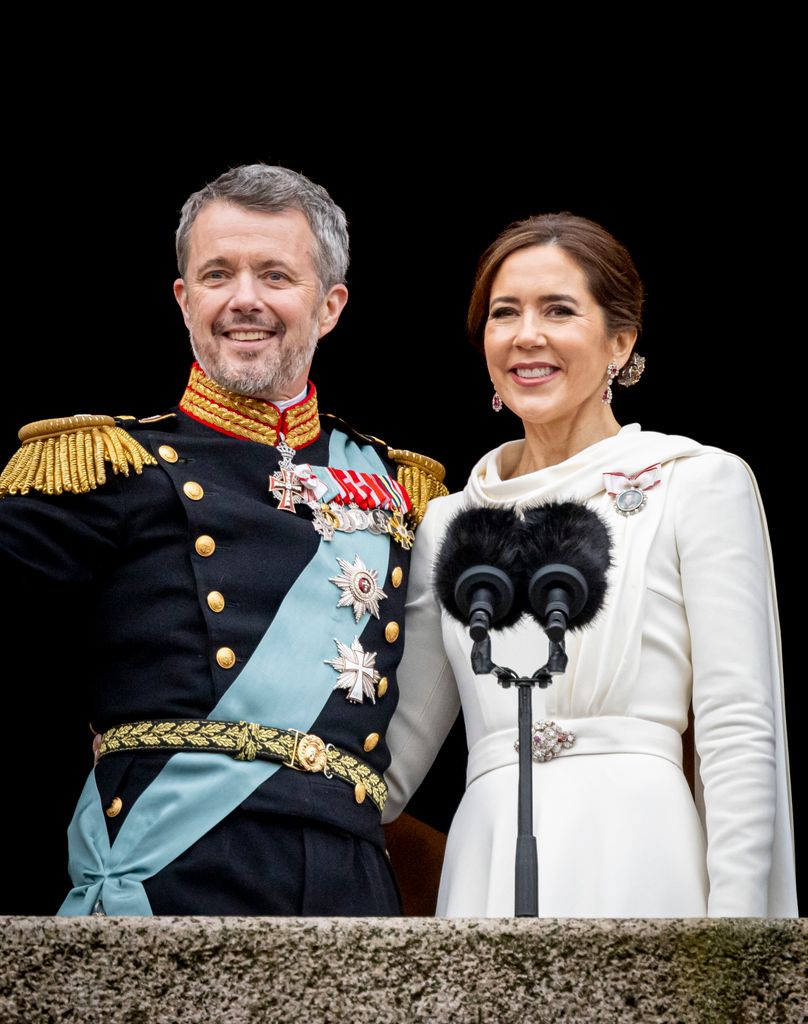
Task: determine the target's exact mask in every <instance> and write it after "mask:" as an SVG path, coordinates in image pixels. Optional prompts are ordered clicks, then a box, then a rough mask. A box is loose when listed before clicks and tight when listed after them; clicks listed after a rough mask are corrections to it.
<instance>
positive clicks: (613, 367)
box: [600, 360, 620, 405]
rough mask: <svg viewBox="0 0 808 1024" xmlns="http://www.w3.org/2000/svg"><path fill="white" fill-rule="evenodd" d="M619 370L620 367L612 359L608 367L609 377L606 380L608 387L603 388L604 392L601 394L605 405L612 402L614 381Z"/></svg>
mask: <svg viewBox="0 0 808 1024" xmlns="http://www.w3.org/2000/svg"><path fill="white" fill-rule="evenodd" d="M619 372H620V367H619V366H618V365H617V363H616V362H615V361H614V360H612V361H611V362H610V363H609V365H608V366H607V367H606V376H607V377H608V378H609V379H608V380H607V381H606V387H605V388H604V389H603V394H602V395H601V396H600V400H601V402H603V404H604V405H611V404H612V381H613V380H614V378H615V377H616V376H617V374H618V373H619Z"/></svg>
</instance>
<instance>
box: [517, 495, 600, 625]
mask: <svg viewBox="0 0 808 1024" xmlns="http://www.w3.org/2000/svg"><path fill="white" fill-rule="evenodd" d="M521 532H522V541H521V554H522V562H523V565H524V570H523V571H524V579H525V583H524V586H525V591H526V589H527V585H528V583H529V582H530V578H531V576H532V575H533V573H534V572H536V570H537V569H541V568H542V567H543V566H545V565H554V564H557V565H569V566H572V568H573V569H577V570H578V572H579V573H580V574H581V575H582V576H583V578H584V579H585V580H586V583H587V587H588V590H589V594H588V596H587V599H586V602H585V604H584V606H583V608H582V609H581V611H580V612H579V613H578V614H577V615H576V616H575V617H574V619H573V620H572V621H571V622H570V624H569V628H570V629H580V628H582V627H583V626H586V625H588V624H589V623H590V622H591V621H592V619H593V618H594V617H595V616H596V615H597V613H598V612H599V611H600V608H601V606H602V605H603V599H604V598H605V596H606V573H607V572H608V569H609V566H610V565H611V563H612V560H611V537H610V536H609V530H608V527H607V526H606V524H605V523H604V522H603V520H602V519H601V517H600V516H599V515H598V514H597V512H593V511H592V509H591V508H589V507H587V506H586V505H582V504H580V503H579V502H576V501H564V502H548V503H547V504H546V505H537V506H536V507H535V508H531V509H527V510H526V511H525V513H524V522H523V523H522V524H521ZM525 598H526V593H525ZM527 604H528V602H527V600H526V599H525V602H524V605H527ZM524 605H523V607H524ZM528 611H529V608H528ZM542 625H544V623H542Z"/></svg>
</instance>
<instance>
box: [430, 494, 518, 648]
mask: <svg viewBox="0 0 808 1024" xmlns="http://www.w3.org/2000/svg"><path fill="white" fill-rule="evenodd" d="M520 526H521V523H520V521H519V519H518V518H517V516H516V514H515V513H514V511H513V510H512V509H509V508H486V507H485V506H483V507H480V508H468V509H463V510H461V511H460V512H458V513H457V515H455V516H454V517H453V518H452V520H451V521H450V522H449V525H448V527H447V530H446V535H445V538H444V541H443V544H442V546H441V550H440V552H439V553H438V557H437V560H436V562H435V571H434V585H435V591H436V593H437V596H438V600H439V601H440V603H441V604H442V605H443V607H444V608H445V609H446V611H447V612H448V613H449V615H451V616H452V618H454V619H457V620H458V621H459V622H462V623H463V625H464V626H465V625H468V626H469V633H470V635H471V638H472V640H474V641H475V642H478V641H481V640H484V639H485V638H486V637H487V635H488V630H489V629H492V628H496V629H507V627H508V626H513V625H514V624H515V623H516V622H518V621H519V619H520V618H521V617H522V610H523V609H522V607H521V603H519V602H515V601H514V596H515V582H518V581H519V579H520V578H521V575H522V569H521V565H522V551H521V546H520V537H521V532H520Z"/></svg>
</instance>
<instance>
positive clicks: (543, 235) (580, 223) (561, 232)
mask: <svg viewBox="0 0 808 1024" xmlns="http://www.w3.org/2000/svg"><path fill="white" fill-rule="evenodd" d="M534 245H557V246H558V247H559V248H560V249H563V250H564V252H565V253H566V254H567V255H568V256H569V257H570V258H571V259H572V260H574V262H575V263H576V264H577V265H578V266H579V267H580V268H581V270H582V271H583V273H584V275H585V277H586V280H587V284H588V285H589V291H590V292H591V293H592V296H593V298H594V299H595V302H597V304H598V305H599V306H600V307H601V309H602V310H603V314H604V317H605V320H606V329H607V331H608V332H609V334H610V335H613V334H616V333H617V332H618V331H621V330H625V329H626V328H631V327H635V328H636V329H637V331H639V329H640V323H641V319H642V304H643V297H644V293H643V285H642V281H641V280H640V275H639V274H638V273H637V268H636V267H635V266H634V263H633V262H632V259H631V257H630V256H629V254H628V252H627V250H626V249H625V248H624V247H623V246H622V245H621V244H620V243H619V242H618V241H617V239H616V238H614V237H613V236H612V235H610V234H609V232H608V231H607V230H606V229H605V228H602V227H601V226H600V224H596V223H595V222H594V221H592V220H587V219H586V217H576V216H575V215H574V214H572V213H546V214H541V215H540V216H537V217H528V218H527V220H519V221H516V222H515V223H513V224H511V225H510V226H509V227H507V228H505V230H504V231H503V232H502V234H501V235H499V237H498V238H497V239H496V240H495V241H494V242H493V243H492V244H491V245H490V246H489V247H488V248H487V249H486V251H485V252H484V253H483V254H482V256H481V257H480V262H479V264H478V265H477V275H476V277H475V279H474V288H473V289H472V292H471V300H470V302H469V312H468V317H467V319H466V326H467V328H468V334H469V339H470V340H471V343H472V344H473V345H475V346H476V347H477V348H479V349H482V347H483V334H484V331H485V324H486V321H487V319H488V303H489V300H490V298H491V285H492V284H493V282H494V278H495V277H496V274H497V271H498V270H499V268H500V267H501V266H502V263H503V262H504V260H505V259H506V258H507V257H508V256H510V255H511V253H512V252H516V251H517V250H518V249H527V248H530V247H531V246H534Z"/></svg>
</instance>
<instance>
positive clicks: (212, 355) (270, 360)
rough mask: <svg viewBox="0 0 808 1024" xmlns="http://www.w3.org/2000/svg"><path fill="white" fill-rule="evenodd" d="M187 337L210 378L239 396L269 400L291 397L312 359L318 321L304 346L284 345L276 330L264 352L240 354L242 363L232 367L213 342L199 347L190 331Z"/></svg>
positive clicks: (280, 335) (317, 338) (315, 345)
mask: <svg viewBox="0 0 808 1024" xmlns="http://www.w3.org/2000/svg"><path fill="white" fill-rule="evenodd" d="M246 319H248V318H247V317H245V318H244V320H246ZM241 322H242V323H243V320H242V321H241ZM245 326H246V325H245ZM214 330H216V325H214ZM189 337H190V339H191V348H192V350H193V353H194V356H195V357H196V361H197V362H198V363H199V365H200V366H201V367H202V369H203V370H204V371H205V373H206V374H207V376H208V377H210V379H211V380H213V381H215V382H216V383H217V384H219V385H220V386H221V387H223V388H226V389H227V390H228V391H234V392H235V393H236V394H238V395H248V396H250V397H255V396H261V397H263V398H265V399H266V400H267V401H269V400H270V399H269V398H268V397H267V396H268V395H272V396H273V397H274V398H276V399H281V398H292V397H293V395H292V394H291V389H292V388H293V387H294V385H295V383H296V381H297V380H299V378H300V376H301V374H303V373H305V372H307V371H308V368H309V366H310V365H311V361H312V359H313V358H314V352H315V349H316V348H317V342H318V341H319V324H317V323H316V322H315V323H313V324H312V327H311V334H310V335H309V338H308V341H307V342H306V344H305V345H302V346H300V345H287V344H285V341H286V335H285V333H279V334H278V335H277V336H276V338H275V340H274V341H273V343H272V345H271V346H270V347H269V348H267V349H264V351H263V352H254V353H253V352H249V351H248V352H244V353H242V355H241V357H240V363H241V365H238V364H237V365H235V366H234V365H232V363H231V362H228V359H227V358H226V357H225V356H224V354H223V352H222V349H221V348H220V347H219V346H218V345H216V344H215V342H214V343H213V344H211V345H210V346H205V347H200V346H199V345H198V344H197V341H196V338H194V335H193V332H189Z"/></svg>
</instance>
